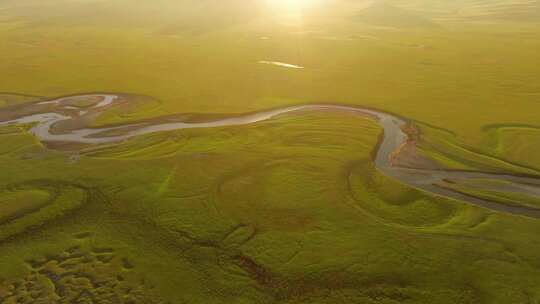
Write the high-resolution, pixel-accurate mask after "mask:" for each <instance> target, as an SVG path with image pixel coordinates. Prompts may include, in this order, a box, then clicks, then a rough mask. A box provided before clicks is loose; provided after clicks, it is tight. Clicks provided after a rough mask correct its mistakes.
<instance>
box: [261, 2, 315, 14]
mask: <svg viewBox="0 0 540 304" xmlns="http://www.w3.org/2000/svg"><path fill="white" fill-rule="evenodd" d="M265 2H266V4H267V5H268V6H269V7H270V8H272V9H275V10H277V11H280V12H282V13H287V14H301V13H303V12H304V11H305V10H307V9H309V8H310V7H313V6H314V5H315V4H317V2H319V0H265Z"/></svg>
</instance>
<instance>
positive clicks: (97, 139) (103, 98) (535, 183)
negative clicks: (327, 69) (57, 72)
mask: <svg viewBox="0 0 540 304" xmlns="http://www.w3.org/2000/svg"><path fill="white" fill-rule="evenodd" d="M88 97H91V98H95V99H99V100H100V101H99V102H96V103H95V104H94V105H92V106H91V107H85V108H84V109H82V108H80V107H77V106H74V105H73V104H69V103H68V102H67V100H70V99H71V100H72V99H73V98H88ZM117 97H118V96H116V95H111V94H93V95H81V96H79V97H77V96H75V97H73V96H72V97H69V98H68V97H64V98H59V99H54V100H49V101H45V102H39V103H30V104H28V107H34V108H35V106H37V105H39V106H41V107H47V110H49V111H48V112H46V113H30V114H27V115H21V116H20V117H16V118H13V119H9V120H5V121H0V126H2V125H11V124H28V123H33V124H34V126H33V127H32V128H31V130H30V132H31V133H32V134H34V135H35V136H36V137H37V138H38V139H39V140H41V141H42V142H72V143H84V144H104V143H116V142H121V141H124V140H127V139H130V138H133V137H135V136H139V135H143V134H149V133H155V132H164V131H172V130H179V129H189V128H214V127H226V126H238V125H247V124H253V123H257V122H261V121H265V120H269V119H272V118H275V117H277V116H280V115H284V114H287V113H293V112H301V111H307V110H309V111H324V110H337V111H344V112H349V113H355V114H359V115H361V116H362V117H364V118H365V117H370V118H372V119H374V120H375V121H377V122H378V124H379V125H380V126H381V127H382V128H383V130H384V134H383V136H382V139H381V141H380V143H379V145H378V150H377V153H376V156H375V160H374V162H375V166H376V167H377V168H378V169H379V170H380V171H381V172H383V173H384V174H385V175H387V176H389V177H392V178H395V179H397V180H399V181H401V182H402V183H404V184H406V185H409V186H411V187H414V188H417V189H421V190H423V191H427V192H430V193H432V194H434V195H438V196H442V197H447V198H452V199H457V200H460V201H465V202H468V203H471V204H474V205H477V206H481V207H484V208H489V209H491V210H495V211H499V212H505V213H510V214H515V215H521V216H527V217H533V218H540V208H534V207H529V206H525V205H508V204H502V203H499V202H495V201H491V200H487V199H483V198H479V197H475V196H471V195H467V194H464V193H461V192H457V191H454V190H451V189H449V188H445V187H441V186H440V184H442V183H445V182H447V181H449V180H451V181H456V180H460V181H463V180H472V179H474V180H478V179H485V180H495V181H503V182H506V183H508V184H507V185H506V187H505V188H506V189H507V190H508V191H510V192H513V193H519V194H524V195H528V196H532V197H540V179H539V178H533V177H523V176H518V175H511V174H494V173H486V172H469V171H457V170H450V169H447V170H444V169H424V168H405V167H400V166H396V165H393V164H392V161H391V159H392V155H393V154H394V153H395V152H397V151H399V149H400V148H401V147H402V146H403V145H404V144H406V143H407V142H408V140H409V136H408V135H407V134H406V133H405V132H404V131H403V130H404V127H406V126H407V124H408V123H409V122H408V121H407V120H406V119H404V118H401V117H398V116H395V115H392V114H390V113H386V112H383V111H377V110H373V109H367V108H362V107H352V106H343V105H323V104H314V105H299V106H289V107H284V108H280V109H272V110H268V111H261V112H257V113H251V114H245V115H238V116H234V117H227V118H222V119H217V120H212V121H207V122H152V123H150V122H143V123H135V124H126V125H122V126H115V127H107V128H82V127H81V128H76V129H70V130H63V131H61V130H55V129H54V126H55V125H57V124H59V123H66V122H71V121H75V120H80V119H81V118H82V117H84V116H85V115H88V113H90V114H91V113H92V112H93V111H98V110H99V111H103V110H106V109H107V108H108V107H110V106H114V103H115V101H116V100H117ZM50 107H53V109H52V110H51V109H50ZM18 108H19V109H20V108H21V106H18ZM2 111H4V112H5V111H10V108H9V107H7V108H4V109H0V114H1V113H2ZM22 112H32V111H22ZM66 113H67V114H66ZM1 117H2V116H0V120H1V119H2V118H1ZM112 134H116V135H112ZM118 134H121V135H118ZM488 190H494V189H488Z"/></svg>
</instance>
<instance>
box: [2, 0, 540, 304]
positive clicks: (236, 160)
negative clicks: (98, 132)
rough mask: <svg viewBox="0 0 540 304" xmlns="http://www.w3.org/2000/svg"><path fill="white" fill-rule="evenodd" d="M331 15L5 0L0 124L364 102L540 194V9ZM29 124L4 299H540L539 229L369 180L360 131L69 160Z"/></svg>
mask: <svg viewBox="0 0 540 304" xmlns="http://www.w3.org/2000/svg"><path fill="white" fill-rule="evenodd" d="M329 5H330V6H329V7H328V8H329V9H326V10H319V11H318V12H317V11H315V10H314V11H313V12H311V13H309V14H306V15H305V16H304V17H303V18H297V17H291V16H281V15H279V14H278V15H269V14H268V13H267V12H266V11H265V10H264V9H261V6H260V5H258V4H257V2H249V1H233V0H228V1H208V0H205V1H187V0H182V1H169V0H159V1H152V2H149V1H147V2H141V3H137V4H134V3H133V2H131V1H126V0H114V1H76V2H75V1H59V0H47V1H37V0H36V1H33V0H18V1H13V0H4V1H0V41H1V42H2V43H0V70H2V73H1V74H0V92H11V93H5V94H4V93H1V94H0V107H3V106H8V105H11V104H15V103H20V102H24V101H28V100H33V99H37V98H39V97H34V96H33V95H36V96H48V97H52V96H61V95H69V94H76V93H77V94H78V93H82V92H94V91H99V92H128V93H134V94H140V95H144V96H148V97H147V98H140V100H136V101H134V103H133V105H132V107H131V108H123V110H122V111H111V112H108V113H107V115H104V116H102V117H99V119H97V120H96V121H95V125H106V124H111V123H112V124H114V123H121V122H126V121H137V120H141V119H146V118H153V117H158V116H162V115H172V114H177V113H188V114H186V115H187V116H186V117H188V118H189V119H195V120H197V119H204V118H208V117H209V116H207V115H208V113H218V116H219V115H223V114H227V113H239V112H242V113H244V112H249V111H255V110H260V109H267V108H273V107H278V106H282V105H286V104H287V105H288V104H299V103H315V102H336V103H344V104H353V105H354V104H356V105H363V106H371V107H376V108H379V109H381V110H385V111H389V112H393V113H397V114H399V115H403V116H405V117H409V118H411V119H413V120H415V121H416V122H417V124H418V125H420V129H421V132H422V134H423V135H425V136H423V137H422V139H423V141H422V142H420V143H419V144H420V147H421V152H422V153H424V154H425V155H428V156H429V157H430V158H433V159H435V160H437V161H438V162H439V163H440V164H441V165H444V166H448V167H452V168H458V169H465V170H484V171H495V172H500V171H505V172H515V173H521V174H528V175H538V170H540V146H538V145H537V144H536V143H537V142H538V141H539V139H540V132H538V128H539V127H540V126H539V125H538V122H539V121H540V119H539V118H540V116H539V114H538V113H539V111H538V110H540V103H539V102H540V85H539V83H540V82H538V81H537V80H538V77H539V76H538V75H540V73H539V72H540V70H539V67H540V64H539V63H540V52H538V50H539V49H540V40H538V39H537V37H538V35H539V34H540V25H539V24H538V20H539V19H538V18H537V17H538V16H540V13H539V12H538V5H537V3H536V2H531V3H528V2H527V3H526V2H525V1H517V0H516V1H491V2H487V1H470V0H460V1H454V2H452V3H447V2H443V1H432V2H427V1H423V0H415V1H401V0H399V1H398V0H393V1H384V2H382V1H379V2H378V3H377V5H375V6H370V3H368V1H366V2H364V1H359V2H358V3H356V4H355V3H353V1H343V0H340V1H338V0H336V1H332V2H331V3H330V4H329ZM364 7H367V9H366V10H363V9H361V8H364ZM524 7H526V8H527V9H524ZM456 8H459V10H457V9H456ZM261 38H264V39H261ZM267 38H268V39H267ZM261 60H272V61H274V60H275V61H280V62H287V63H291V64H296V65H299V66H303V67H304V69H294V70H289V69H286V68H280V67H275V66H270V65H262V64H258V62H259V61H261ZM13 92H14V93H17V94H28V95H14V93H13ZM189 113H200V115H198V116H197V115H194V114H189ZM435 126H437V127H435ZM28 127H29V126H19V127H13V126H11V127H0V142H1V144H0V168H1V170H0V202H1V205H0V302H5V303H52V302H54V301H58V303H78V302H80V303H107V301H108V302H109V303H110V302H112V303H133V302H135V303H153V302H155V303H291V304H292V303H295V304H296V303H442V304H444V303H449V304H450V303H460V304H461V303H475V304H476V303H489V304H491V303H535V302H538V301H540V262H539V261H538V258H537V257H538V254H539V253H540V242H539V241H538V237H537V236H538V233H540V221H538V220H534V219H529V218H525V217H519V216H511V215H506V214H503V213H497V212H491V211H488V210H485V209H482V208H477V207H473V206H471V205H469V204H466V203H463V202H458V201H453V200H448V199H444V198H439V197H433V196H431V195H429V194H426V193H423V192H421V191H418V190H415V189H411V188H409V187H406V186H404V185H402V184H400V183H398V182H397V181H394V180H392V179H390V178H388V177H385V176H383V175H382V174H381V173H380V172H378V171H377V170H376V169H375V168H374V166H373V164H372V154H373V151H374V149H375V148H376V145H377V142H378V139H379V137H380V135H381V130H380V129H379V128H378V126H377V125H376V124H375V123H373V122H370V121H368V120H363V119H358V117H353V116H351V115H347V114H343V113H333V112H322V113H302V114H301V115H288V116H283V117H279V118H276V119H273V120H270V121H266V122H261V123H257V124H254V125H249V126H239V127H227V128H214V129H198V130H181V131H173V132H166V133H157V134H151V135H145V136H140V137H137V138H134V139H131V140H129V141H126V142H124V143H122V144H119V145H108V146H100V147H88V148H86V149H84V150H82V151H78V152H59V151H56V150H52V149H48V148H46V147H44V146H43V145H42V144H41V143H39V142H38V141H36V139H35V138H34V137H33V136H32V135H31V134H29V132H28ZM488 194H489V195H493V193H488ZM488 194H486V193H480V194H479V193H475V195H481V196H485V195H488ZM496 196H497V197H499V199H501V202H502V203H505V202H506V200H507V199H510V200H511V201H515V200H522V198H516V197H511V198H508V197H505V196H502V198H501V195H500V194H496ZM533 203H534V202H533ZM84 301H86V302H84Z"/></svg>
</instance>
